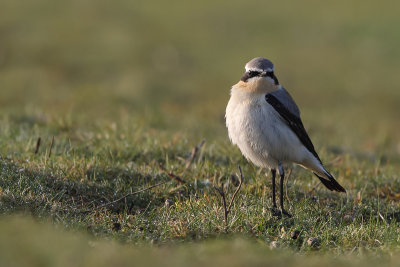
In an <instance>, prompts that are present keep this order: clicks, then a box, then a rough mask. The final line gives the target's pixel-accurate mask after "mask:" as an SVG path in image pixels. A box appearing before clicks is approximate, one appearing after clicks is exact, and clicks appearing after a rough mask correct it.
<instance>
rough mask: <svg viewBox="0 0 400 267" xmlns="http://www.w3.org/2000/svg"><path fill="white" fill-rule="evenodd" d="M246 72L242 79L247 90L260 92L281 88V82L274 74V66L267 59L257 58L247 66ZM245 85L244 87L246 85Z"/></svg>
mask: <svg viewBox="0 0 400 267" xmlns="http://www.w3.org/2000/svg"><path fill="white" fill-rule="evenodd" d="M245 69H246V72H245V73H244V75H243V77H242V78H241V79H240V81H241V83H242V84H243V83H244V84H245V85H246V87H247V88H249V89H250V88H251V89H252V90H256V91H259V90H260V89H265V90H267V91H275V90H277V89H278V88H279V86H280V85H279V81H278V79H277V78H276V76H275V74H274V64H272V62H271V61H269V60H268V59H266V58H262V57H256V58H253V59H252V60H250V61H249V62H248V63H247V64H246V66H245ZM244 84H243V85H244Z"/></svg>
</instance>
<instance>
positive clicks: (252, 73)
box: [225, 57, 346, 217]
mask: <svg viewBox="0 0 400 267" xmlns="http://www.w3.org/2000/svg"><path fill="white" fill-rule="evenodd" d="M225 121H226V127H227V129H228V135H229V139H230V140H231V142H232V143H233V144H234V145H237V146H238V147H239V149H240V151H241V152H242V154H243V156H244V157H245V158H246V159H247V160H248V161H249V162H252V163H253V164H254V165H256V166H258V167H261V168H265V169H269V170H270V172H271V174H272V214H273V215H274V216H283V215H285V216H288V217H291V214H290V213H289V212H287V211H286V210H285V208H284V203H283V202H284V201H283V181H284V177H285V171H284V165H287V164H291V163H295V164H298V165H300V166H302V167H304V168H306V169H308V170H310V171H311V172H313V173H314V174H315V176H316V177H318V178H319V180H320V181H321V183H322V184H323V185H325V186H326V187H327V188H328V189H329V190H331V191H337V192H346V190H345V189H344V188H343V187H342V186H341V185H340V184H339V183H338V182H337V181H336V180H335V178H334V176H333V175H332V174H331V173H329V171H327V170H326V169H325V167H324V165H323V163H322V161H321V159H320V158H319V156H318V154H317V152H316V151H315V148H314V145H313V143H312V142H311V139H310V137H309V136H308V134H307V131H306V129H305V128H304V125H303V122H302V120H301V118H300V110H299V108H298V106H297V104H296V103H295V101H294V100H293V98H292V96H291V95H290V94H289V92H288V91H287V90H286V89H285V88H284V87H283V86H282V85H281V84H280V83H279V81H278V78H277V77H276V76H275V74H274V64H273V63H272V62H271V61H270V60H268V59H266V58H262V57H256V58H254V59H252V60H250V61H249V62H248V63H247V64H246V65H245V73H244V75H243V76H242V78H241V79H240V81H239V82H238V83H237V84H235V85H233V86H232V89H231V93H230V99H229V101H228V105H227V107H226V113H225ZM277 170H278V172H279V175H280V210H279V209H278V208H277V205H276V193H275V177H276V172H277Z"/></svg>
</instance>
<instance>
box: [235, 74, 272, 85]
mask: <svg viewBox="0 0 400 267" xmlns="http://www.w3.org/2000/svg"><path fill="white" fill-rule="evenodd" d="M256 76H260V77H265V76H267V77H270V78H271V79H273V80H274V83H275V84H276V85H278V84H279V82H278V79H277V78H276V76H275V74H274V72H273V71H267V72H260V71H255V70H251V71H246V73H245V74H244V75H243V77H242V78H241V79H240V80H241V81H243V82H247V80H248V79H250V78H252V77H256Z"/></svg>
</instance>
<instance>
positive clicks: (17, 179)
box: [0, 0, 400, 266]
mask: <svg viewBox="0 0 400 267" xmlns="http://www.w3.org/2000/svg"><path fill="white" fill-rule="evenodd" d="M377 10H378V11H379V12H377ZM397 10H398V4H397V3H396V2H391V1H387V2H386V3H385V4H382V3H379V4H378V3H375V2H372V1H371V2H369V1H362V2H361V1H360V2H359V3H358V4H357V3H353V4H349V3H348V2H346V1H334V2H332V3H322V2H321V3H320V2H318V1H307V2H302V3H300V2H299V3H291V5H290V6H289V4H285V3H269V4H262V3H259V2H257V1H250V2H246V3H241V2H239V1H237V2H236V1H234V2H232V1H230V2H219V3H214V2H212V1H201V2H196V3H186V2H184V1H172V2H168V3H167V2H162V1H159V2H158V1H157V2H146V3H145V2H143V3H142V2H139V1H138V2H132V1H124V0H118V1H114V2H113V3H111V2H110V3H108V2H107V1H86V2H82V1H68V2H63V3H56V2H53V1H49V0H40V1H36V2H35V3H33V2H29V1H11V0H10V1H8V0H6V1H2V2H1V4H0V37H1V40H2V41H1V43H0V87H1V90H0V158H1V167H0V210H1V214H2V216H1V217H2V218H1V223H0V224H1V225H2V227H0V228H1V233H2V234H1V235H2V236H5V237H7V238H6V239H2V240H5V241H1V242H2V243H1V244H0V245H1V247H2V249H1V250H0V254H1V255H2V257H1V258H2V259H3V258H4V259H5V261H8V262H13V261H14V260H16V259H17V258H18V259H19V263H20V264H22V265H23V264H26V263H27V262H29V259H32V261H33V262H35V263H36V264H37V265H43V264H47V265H52V264H54V263H55V264H61V265H62V264H63V263H65V262H67V263H71V262H69V261H71V260H70V258H71V257H74V256H71V255H76V256H77V259H78V260H77V261H76V262H72V264H71V265H74V264H76V265H79V264H80V263H84V264H87V265H95V264H96V260H99V261H100V260H103V259H104V261H105V263H107V259H108V258H107V256H108V254H107V253H106V254H104V251H109V253H110V258H109V259H110V261H111V262H115V261H116V260H117V263H120V264H121V265H122V264H124V263H127V262H130V260H132V259H135V260H139V259H141V260H143V261H148V262H149V263H152V264H157V263H159V262H160V261H162V260H164V259H166V261H167V262H168V263H169V264H170V265H173V264H175V263H180V264H187V261H188V258H191V259H195V260H198V261H199V263H198V264H200V263H201V262H202V261H204V262H225V261H226V263H229V262H232V261H233V262H234V263H235V264H237V265H240V264H246V263H254V264H257V263H269V264H275V263H285V264H288V265H290V264H292V265H294V264H295V263H296V264H304V265H305V264H307V265H313V264H314V265H316V264H317V263H318V262H320V261H322V260H323V261H326V263H327V264H332V265H333V264H336V263H337V260H339V261H343V262H340V263H343V264H364V263H365V261H370V262H371V264H375V263H376V261H377V262H380V263H388V264H391V263H394V262H395V260H396V259H398V257H399V254H398V253H399V252H398V248H399V246H400V240H399V237H400V230H399V224H400V177H399V170H400V138H399V134H398V133H399V131H400V121H399V117H400V109H399V106H400V93H399V92H400V90H398V89H399V87H400V82H399V79H398V73H399V71H400V64H399V62H400V61H399V59H400V53H399V51H398V49H397V48H398V47H399V45H400V34H399V31H398V30H397V26H396V25H398V23H399V22H400V19H399V18H398V14H397ZM255 56H265V57H268V58H270V59H271V60H273V61H274V62H275V65H276V66H275V67H276V74H277V76H278V78H279V81H280V82H281V83H282V84H283V85H284V86H285V87H286V88H287V89H288V90H289V91H290V92H291V94H292V95H293V97H294V98H295V99H296V101H297V102H298V104H299V106H300V108H301V110H302V117H303V121H304V123H305V126H306V128H307V129H308V131H309V134H310V136H311V138H312V140H313V142H314V145H315V146H316V150H317V151H318V152H319V154H320V157H321V158H322V160H323V161H324V162H325V163H326V164H325V165H326V166H327V168H328V169H329V170H331V172H332V173H334V175H335V176H336V177H338V181H339V182H340V183H341V184H342V185H343V186H344V187H345V188H346V189H347V192H348V193H347V195H343V194H341V195H340V194H335V193H331V192H328V191H327V190H326V189H325V188H323V187H322V186H321V185H318V181H317V179H315V178H313V177H312V175H311V174H310V173H308V172H306V171H304V170H303V169H301V168H298V167H295V166H287V168H288V169H291V171H290V173H291V174H290V178H289V181H288V183H287V185H286V191H287V193H286V201H287V203H288V204H287V205H288V209H289V211H290V212H291V213H292V214H294V216H293V218H290V219H289V218H284V219H281V218H275V217H272V216H271V214H270V208H271V200H270V195H271V190H270V184H271V182H270V176H269V174H268V177H265V172H264V171H263V170H260V169H257V168H255V167H254V166H252V165H251V164H248V163H247V162H246V160H244V159H243V157H242V156H241V154H240V152H239V151H238V149H237V148H235V147H233V146H232V145H231V144H230V143H229V140H228V138H227V133H226V129H225V126H224V118H223V116H224V109H225V105H226V103H227V101H228V99H229V89H230V86H231V85H232V84H234V83H236V81H237V80H238V79H239V78H240V77H241V75H242V72H243V66H244V64H245V63H246V62H247V61H248V60H250V59H251V58H252V57H255ZM39 137H40V138H41V145H40V146H39V150H38V153H35V149H36V144H37V140H38V138H39ZM53 137H54V143H53V145H51V143H52V138H53ZM203 139H205V140H206V142H205V143H204V145H203V146H202V147H201V149H200V150H199V152H198V153H197V155H196V157H195V159H194V160H193V162H192V163H191V164H190V166H189V167H186V165H187V162H188V159H190V155H191V151H192V149H193V148H194V147H195V146H196V145H197V144H199V143H200V142H201V141H202V140H203ZM50 151H51V154H50ZM238 164H240V165H241V167H242V169H243V173H244V180H245V181H244V185H243V187H242V189H241V190H240V191H239V194H238V196H237V198H236V201H235V203H234V205H233V207H232V211H231V214H230V215H229V222H228V227H227V226H226V225H225V222H224V216H223V206H222V204H221V198H220V196H219V195H218V193H217V192H216V191H215V190H214V189H213V185H221V184H223V185H224V186H225V188H226V190H227V192H228V197H229V198H230V197H231V195H232V194H233V191H234V190H235V185H236V184H237V182H238V175H237V172H238V169H237V165H238ZM288 172H289V171H288ZM168 173H172V174H174V175H177V176H179V177H180V178H181V179H182V180H183V181H184V183H181V182H178V181H176V180H175V179H173V178H171V175H168ZM162 182H165V183H164V184H162V185H159V186H157V187H154V188H152V189H150V190H146V191H144V192H141V193H138V194H131V195H129V196H128V197H126V198H124V199H123V200H121V201H118V202H116V203H114V204H110V202H112V201H113V200H116V199H119V198H121V197H123V196H125V195H126V194H129V193H132V192H136V191H137V190H140V189H143V188H147V187H149V186H152V185H156V184H158V183H162ZM15 214H22V215H23V216H22V217H21V216H19V217H18V218H15ZM29 217H33V219H32V218H29ZM49 225H55V228H56V230H54V229H51V228H52V227H54V226H52V227H51V226H49ZM61 229H63V230H67V234H66V233H60V231H61V232H62V230H61ZM295 230H298V231H300V235H299V237H298V238H297V239H292V238H291V236H290V235H291V232H292V231H295ZM47 232H48V233H47ZM18 233H19V234H18ZM44 233H45V234H44ZM42 236H46V238H48V239H46V240H48V241H46V242H43V243H41V244H40V245H38V243H40V242H39V241H37V240H38V239H39V240H40V239H41V238H42ZM70 236H73V237H70ZM309 238H316V239H317V240H318V242H317V243H318V245H317V246H316V247H312V246H310V245H309V244H308V239H309ZM32 240H34V241H32ZM55 240H57V241H55ZM93 242H94V243H95V244H100V245H98V246H97V245H95V246H94V248H93V246H92V245H88V243H89V244H93ZM53 243H58V245H57V246H53ZM9 244H10V246H8V245H9ZM271 246H272V247H276V246H279V252H273V253H272V252H270V247H271ZM65 247H76V249H71V250H69V249H67V250H65V249H64V248H65ZM149 247H151V248H152V249H150V248H149ZM18 248H21V252H25V251H26V253H22V255H24V257H21V256H18V255H20V254H15V253H14V251H15V250H18ZM43 251H48V252H43ZM65 251H67V252H65ZM199 251H200V252H199ZM238 251H243V253H242V254H246V255H252V256H254V257H252V258H251V259H250V257H246V256H243V255H240V253H238ZM11 252H12V253H11ZM42 252H43V253H42ZM65 253H66V254H65ZM275 253H277V254H275ZM102 254H104V255H102ZM130 254H132V255H134V256H135V257H133V256H132V255H130ZM5 255H8V256H7V258H5V257H3V256H5ZM25 255H26V257H25ZM165 255H169V256H165ZM274 255H279V257H277V256H274ZM310 255H312V256H310ZM305 256H310V257H305ZM86 257H87V258H86ZM102 257H104V258H102ZM228 258H229V260H230V261H228ZM371 258H372V259H373V260H371ZM24 259H27V261H24ZM178 259H179V260H178ZM180 259H181V261H180ZM353 259H356V261H355V262H353ZM178 261H179V262H178ZM66 265H69V266H70V264H66ZM233 265H234V264H233Z"/></svg>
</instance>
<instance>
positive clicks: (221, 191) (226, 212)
mask: <svg viewBox="0 0 400 267" xmlns="http://www.w3.org/2000/svg"><path fill="white" fill-rule="evenodd" d="M239 172H240V183H239V185H238V187H236V190H235V192H234V193H233V196H232V199H231V201H230V202H229V205H228V206H226V194H225V191H224V185H221V187H216V186H214V189H215V190H216V191H217V192H218V193H219V194H220V195H221V198H222V203H223V205H224V220H225V227H226V228H225V230H227V227H228V215H229V213H230V212H231V208H232V205H233V202H234V201H235V198H236V196H237V194H238V192H239V190H240V188H242V184H243V172H242V168H241V167H240V165H239Z"/></svg>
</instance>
